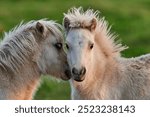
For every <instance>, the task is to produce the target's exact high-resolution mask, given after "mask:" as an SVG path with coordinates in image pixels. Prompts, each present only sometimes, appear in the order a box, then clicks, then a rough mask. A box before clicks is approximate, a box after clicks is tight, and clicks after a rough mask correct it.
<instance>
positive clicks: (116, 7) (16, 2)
mask: <svg viewBox="0 0 150 117" xmlns="http://www.w3.org/2000/svg"><path fill="white" fill-rule="evenodd" d="M73 6H76V7H78V6H83V7H84V9H87V8H93V9H96V10H100V11H101V15H102V16H105V18H106V20H107V21H108V22H109V24H111V25H112V31H114V32H116V34H118V35H119V39H121V42H122V43H123V44H125V45H127V46H129V49H128V50H126V51H124V52H123V53H122V55H123V56H124V57H135V56H138V55H141V54H146V53H150V0H126V1H122V0H84V1H83V0H77V1H75V2H73V0H1V1H0V37H1V38H2V34H3V32H4V31H9V30H10V29H11V28H13V27H14V26H15V25H17V24H18V23H19V22H21V21H22V20H24V21H29V20H33V19H41V18H49V19H52V20H56V21H57V22H59V23H62V19H63V13H64V12H67V10H68V9H69V8H71V7H73ZM44 77H46V78H44ZM35 99H70V87H69V83H68V82H57V81H55V80H51V78H50V76H43V80H42V83H41V86H40V88H39V90H38V91H37V93H36V95H35Z"/></svg>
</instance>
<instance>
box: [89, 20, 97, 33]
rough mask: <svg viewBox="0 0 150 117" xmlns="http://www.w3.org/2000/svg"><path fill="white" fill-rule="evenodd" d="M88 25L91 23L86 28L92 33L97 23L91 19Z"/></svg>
mask: <svg viewBox="0 0 150 117" xmlns="http://www.w3.org/2000/svg"><path fill="white" fill-rule="evenodd" d="M90 23H91V24H90V26H88V29H89V30H90V31H94V30H95V28H96V26H97V21H96V19H95V18H93V19H92V20H91V22H90Z"/></svg>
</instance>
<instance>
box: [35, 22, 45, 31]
mask: <svg viewBox="0 0 150 117" xmlns="http://www.w3.org/2000/svg"><path fill="white" fill-rule="evenodd" d="M36 29H37V30H38V31H39V32H40V33H41V34H43V32H44V26H43V25H42V24H41V23H40V22H37V23H36Z"/></svg>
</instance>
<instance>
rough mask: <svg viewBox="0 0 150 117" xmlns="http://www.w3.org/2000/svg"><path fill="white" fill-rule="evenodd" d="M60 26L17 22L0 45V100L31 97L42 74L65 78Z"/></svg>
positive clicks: (45, 22) (64, 56)
mask: <svg viewBox="0 0 150 117" xmlns="http://www.w3.org/2000/svg"><path fill="white" fill-rule="evenodd" d="M57 43H59V44H60V43H63V35H62V33H61V31H60V25H59V24H57V23H55V22H53V21H47V20H43V19H42V20H38V21H30V22H28V23H26V24H23V23H21V24H20V25H19V26H17V27H15V28H14V29H13V30H11V31H10V32H9V33H5V36H4V39H3V41H2V42H1V44H0V99H20V100H22V99H32V97H33V95H34V92H35V90H36V89H37V86H38V84H39V80H40V76H41V75H42V74H49V75H52V76H55V77H61V78H62V79H68V77H67V76H66V75H65V73H64V71H65V69H68V68H67V58H66V55H65V53H64V51H63V48H60V49H58V48H56V44H57Z"/></svg>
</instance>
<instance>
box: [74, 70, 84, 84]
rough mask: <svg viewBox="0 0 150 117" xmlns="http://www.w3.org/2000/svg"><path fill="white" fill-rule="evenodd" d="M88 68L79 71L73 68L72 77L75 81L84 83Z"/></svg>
mask: <svg viewBox="0 0 150 117" xmlns="http://www.w3.org/2000/svg"><path fill="white" fill-rule="evenodd" d="M85 73H86V68H85V67H82V68H81V69H77V68H75V67H73V68H72V76H73V79H74V80H75V81H78V82H82V81H83V80H84V79H85V77H84V75H85Z"/></svg>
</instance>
